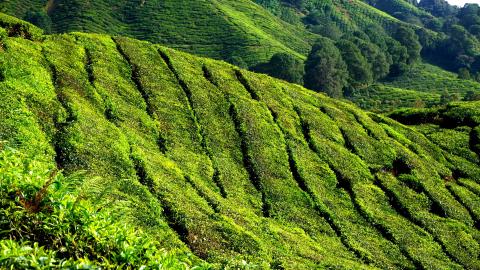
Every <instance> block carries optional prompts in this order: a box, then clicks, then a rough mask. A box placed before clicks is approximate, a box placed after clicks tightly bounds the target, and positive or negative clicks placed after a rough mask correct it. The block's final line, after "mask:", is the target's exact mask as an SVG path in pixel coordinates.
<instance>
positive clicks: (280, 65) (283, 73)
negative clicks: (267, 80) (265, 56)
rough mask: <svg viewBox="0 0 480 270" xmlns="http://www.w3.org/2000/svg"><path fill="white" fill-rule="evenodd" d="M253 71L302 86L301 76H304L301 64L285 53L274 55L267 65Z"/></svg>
mask: <svg viewBox="0 0 480 270" xmlns="http://www.w3.org/2000/svg"><path fill="white" fill-rule="evenodd" d="M254 70H255V71H258V72H262V73H266V74H268V75H270V76H272V77H275V78H279V79H282V80H285V81H287V82H291V83H297V84H303V75H304V74H305V70H304V67H303V63H302V62H301V61H300V60H299V59H297V58H295V57H294V56H292V55H290V54H286V53H277V54H274V55H273V56H272V58H271V59H270V61H269V62H268V63H267V64H265V65H261V66H259V67H257V68H256V69H254Z"/></svg>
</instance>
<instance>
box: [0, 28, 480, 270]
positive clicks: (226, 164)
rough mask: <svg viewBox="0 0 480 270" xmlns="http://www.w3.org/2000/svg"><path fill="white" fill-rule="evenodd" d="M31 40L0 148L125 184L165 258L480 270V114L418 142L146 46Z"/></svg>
mask: <svg viewBox="0 0 480 270" xmlns="http://www.w3.org/2000/svg"><path fill="white" fill-rule="evenodd" d="M2 25H4V26H5V27H10V29H9V31H8V32H9V33H10V36H26V37H30V36H32V35H25V33H23V32H18V31H19V29H24V28H25V29H27V28H28V27H23V28H22V27H16V26H15V25H17V24H13V27H12V24H6V23H3V24H2ZM27 26H28V25H27ZM25 29H24V30H25ZM32 29H34V28H32ZM22 31H23V30H22ZM25 31H27V32H28V30H25ZM32 39H33V40H28V39H26V38H22V37H10V38H6V39H5V40H4V41H3V42H2V43H3V46H2V53H1V54H0V57H1V58H0V68H1V71H2V72H1V74H2V76H1V77H0V78H1V82H0V104H2V106H0V123H1V125H0V141H6V143H7V145H9V146H12V147H15V148H17V149H19V150H20V151H22V152H24V153H27V154H28V155H29V156H32V157H33V158H34V159H37V160H41V161H43V162H48V163H49V164H50V166H51V167H56V168H58V169H62V170H63V171H64V173H65V174H67V175H68V174H72V173H74V172H76V171H78V170H84V171H85V172H86V174H87V175H89V176H92V177H93V176H100V177H101V178H102V181H101V182H100V185H104V186H106V187H108V186H111V185H114V184H115V183H119V182H120V183H124V184H122V185H121V188H120V189H121V191H122V194H124V195H122V196H121V198H123V199H121V200H129V201H130V203H131V204H130V206H129V207H127V208H125V209H124V211H125V213H127V214H128V216H130V218H129V219H126V220H125V222H126V224H128V225H129V226H135V227H138V228H142V229H143V230H145V231H147V232H148V233H149V234H150V235H152V236H155V237H156V238H157V239H158V240H159V241H160V242H161V244H162V245H163V246H165V247H176V248H180V249H183V250H191V251H192V252H193V253H194V254H196V255H197V256H199V257H200V258H202V259H205V260H207V261H210V262H215V263H220V264H222V263H223V264H227V262H228V261H231V260H238V261H241V260H246V261H249V262H252V263H254V264H256V265H258V266H259V267H261V268H276V269H281V268H282V267H283V268H286V269H312V268H333V267H335V268H343V269H354V268H355V269H366V268H381V269H385V268H394V269H405V268H407V269H413V268H423V269H440V268H442V269H444V268H449V269H462V268H468V269H479V266H480V258H479V257H478V256H479V254H480V231H479V220H480V215H479V213H478V200H479V198H480V193H479V190H480V168H479V166H478V164H479V157H478V155H479V147H478V142H479V141H480V132H479V128H480V127H479V126H480V121H479V118H478V117H479V115H480V112H479V111H478V108H479V107H478V103H471V104H469V105H468V106H467V105H461V106H460V105H459V106H457V107H451V108H449V109H448V110H445V111H442V112H441V113H442V117H441V119H444V120H443V121H442V122H441V123H439V122H436V121H437V120H438V119H440V118H438V117H432V118H428V117H425V119H426V120H425V121H424V123H430V122H431V123H432V124H433V126H431V129H428V130H427V129H423V127H419V128H418V130H417V128H413V127H408V126H405V125H402V124H400V123H398V122H395V121H393V120H391V119H390V118H387V117H384V116H381V115H376V114H369V113H365V112H364V111H362V110H360V109H358V108H357V107H355V106H353V105H350V104H347V103H344V102H341V101H337V100H334V99H331V98H328V97H326V96H324V95H322V94H318V93H314V92H312V91H308V90H306V89H304V88H302V87H300V86H296V85H292V84H288V83H285V82H282V81H279V80H275V79H272V78H269V77H267V76H264V75H259V74H255V73H251V72H248V71H244V70H240V69H238V68H236V67H234V66H231V65H229V64H226V63H224V62H218V61H214V60H209V59H205V58H199V57H194V56H192V55H189V54H186V53H182V52H178V51H175V50H172V49H169V48H165V47H161V46H157V45H152V44H150V43H147V42H142V41H137V40H133V39H129V38H123V37H113V38H112V37H110V36H104V35H92V34H80V33H74V34H64V35H51V36H44V37H38V38H37V39H34V38H32ZM466 104H468V103H466ZM462 106H463V107H462ZM438 113H440V112H438ZM446 116H449V117H446ZM407 118H408V117H407ZM399 119H400V118H399ZM462 119H463V120H464V121H460V120H462ZM410 124H419V123H410ZM422 124H423V122H422ZM435 125H437V126H435ZM424 130H427V131H425V132H424ZM438 132H444V133H445V134H450V135H449V136H450V138H452V141H455V143H456V144H458V145H459V148H458V149H456V148H453V149H452V147H451V146H450V145H440V146H436V144H435V143H436V142H437V141H438V140H437V139H436V138H437V137H438V136H436V134H437V133H438ZM424 134H426V135H424ZM26 170H28V168H26ZM122 179H126V180H122ZM139 186H140V187H141V186H143V188H144V190H145V191H146V192H147V193H148V194H149V195H148V196H147V197H145V195H142V194H141V193H139V192H138V191H137V189H136V188H135V187H139ZM87 188H88V186H87ZM149 196H150V197H149ZM145 198H152V201H150V200H146V199H145ZM90 200H93V203H95V200H94V199H93V198H90ZM112 203H113V204H115V203H121V202H116V201H114V202H112ZM159 209H161V213H159ZM152 217H153V218H152ZM0 236H1V238H2V239H5V238H9V234H8V230H0ZM459 239H461V241H459ZM47 248H48V246H47Z"/></svg>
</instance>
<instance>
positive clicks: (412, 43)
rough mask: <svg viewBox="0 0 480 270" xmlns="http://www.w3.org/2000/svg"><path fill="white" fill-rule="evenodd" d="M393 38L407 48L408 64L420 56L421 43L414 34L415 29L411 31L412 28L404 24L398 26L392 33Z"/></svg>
mask: <svg viewBox="0 0 480 270" xmlns="http://www.w3.org/2000/svg"><path fill="white" fill-rule="evenodd" d="M394 38H395V39H396V40H397V41H398V42H400V44H402V45H403V46H404V47H405V48H407V52H408V61H407V63H408V64H411V63H413V62H415V61H417V60H418V59H419V58H420V51H421V50H422V45H420V42H419V41H418V36H417V34H415V31H413V29H412V28H410V27H407V26H404V25H401V26H399V27H398V28H397V31H396V32H395V34H394Z"/></svg>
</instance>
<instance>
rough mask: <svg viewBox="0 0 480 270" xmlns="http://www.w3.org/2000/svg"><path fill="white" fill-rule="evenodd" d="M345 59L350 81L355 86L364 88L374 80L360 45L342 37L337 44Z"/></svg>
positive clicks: (350, 84)
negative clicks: (359, 47)
mask: <svg viewBox="0 0 480 270" xmlns="http://www.w3.org/2000/svg"><path fill="white" fill-rule="evenodd" d="M335 45H336V46H337V48H338V49H339V50H340V54H341V55H342V58H343V61H345V63H346V64H347V70H348V74H349V78H348V83H349V86H351V87H353V88H355V89H356V88H363V87H365V86H368V85H369V84H371V83H372V81H373V75H372V71H371V70H370V65H369V64H368V62H367V60H366V59H365V57H364V56H363V54H362V52H361V51H360V50H359V49H358V47H357V46H356V45H355V44H354V43H353V42H351V41H349V40H346V39H342V40H340V41H338V42H337V43H336V44H335Z"/></svg>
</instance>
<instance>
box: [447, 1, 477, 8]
mask: <svg viewBox="0 0 480 270" xmlns="http://www.w3.org/2000/svg"><path fill="white" fill-rule="evenodd" d="M447 2H448V3H450V5H456V6H459V7H463V5H464V4H465V3H477V4H480V0H447Z"/></svg>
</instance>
